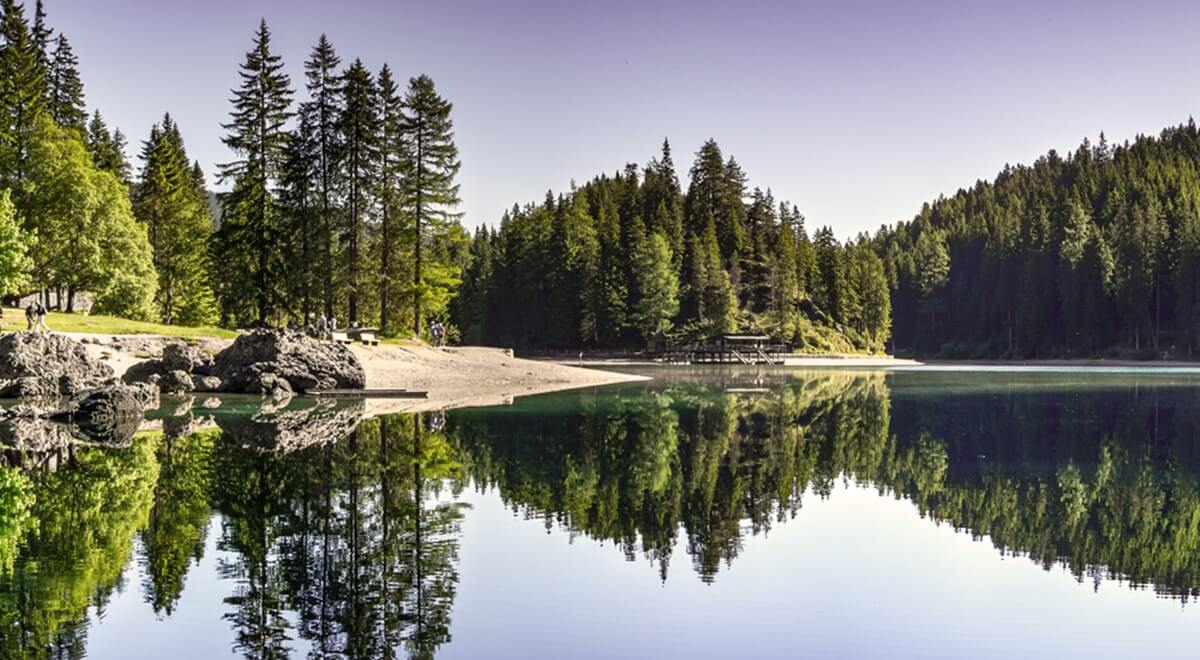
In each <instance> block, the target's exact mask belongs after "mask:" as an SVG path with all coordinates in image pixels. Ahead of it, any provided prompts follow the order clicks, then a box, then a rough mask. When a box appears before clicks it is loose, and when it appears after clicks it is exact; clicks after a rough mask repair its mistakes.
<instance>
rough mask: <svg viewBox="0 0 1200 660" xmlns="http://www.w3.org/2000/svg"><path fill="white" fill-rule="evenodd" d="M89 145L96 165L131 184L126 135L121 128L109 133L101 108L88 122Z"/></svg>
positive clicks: (123, 181) (119, 179)
mask: <svg viewBox="0 0 1200 660" xmlns="http://www.w3.org/2000/svg"><path fill="white" fill-rule="evenodd" d="M87 145H88V150H89V151H90V152H91V153H92V160H93V162H95V164H96V167H98V168H100V169H101V170H103V171H105V172H108V173H109V174H112V175H113V176H115V177H116V178H117V180H118V181H120V182H122V183H124V184H126V185H129V181H130V174H129V170H130V168H129V161H128V160H126V159H125V136H124V135H123V134H122V133H121V130H120V129H117V130H116V132H113V133H109V131H108V126H107V125H106V124H105V123H104V118H103V117H101V116H100V111H99V110H96V111H95V113H93V114H92V119H91V121H89V122H88V126H87Z"/></svg>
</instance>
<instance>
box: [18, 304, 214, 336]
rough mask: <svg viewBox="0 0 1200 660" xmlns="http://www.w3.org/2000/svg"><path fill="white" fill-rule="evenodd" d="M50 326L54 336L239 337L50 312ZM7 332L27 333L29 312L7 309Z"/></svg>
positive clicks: (204, 329) (208, 329)
mask: <svg viewBox="0 0 1200 660" xmlns="http://www.w3.org/2000/svg"><path fill="white" fill-rule="evenodd" d="M46 325H48V326H50V330H52V331H54V332H90V333H94V334H99V335H165V336H168V337H224V338H233V337H236V336H237V333H236V332H234V331H232V330H225V329H223V328H216V327H212V326H201V327H196V328H189V327H184V326H178V325H163V324H161V323H147V322H145V321H131V320H129V319H122V318H117V317H115V316H88V315H85V314H64V313H60V312H50V313H49V314H47V315H46ZM2 327H3V329H4V330H6V331H7V330H24V329H25V327H26V325H25V310H23V309H13V308H11V307H6V308H4V322H3V324H2Z"/></svg>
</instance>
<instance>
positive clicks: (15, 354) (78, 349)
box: [0, 332, 113, 398]
mask: <svg viewBox="0 0 1200 660" xmlns="http://www.w3.org/2000/svg"><path fill="white" fill-rule="evenodd" d="M112 377H113V370H112V367H110V366H108V365H107V364H104V363H103V362H101V361H100V360H98V359H96V358H93V357H92V356H91V355H89V354H88V352H87V349H85V348H84V347H83V344H81V343H79V342H77V341H75V340H74V339H71V338H69V337H64V336H63V335H56V334H50V333H37V332H10V333H8V334H6V335H4V336H3V337H0V398H19V397H55V396H75V395H77V394H79V393H81V392H84V391H86V390H90V389H93V388H96V387H99V386H100V385H102V384H103V383H105V382H106V381H108V380H109V379H111V378H112Z"/></svg>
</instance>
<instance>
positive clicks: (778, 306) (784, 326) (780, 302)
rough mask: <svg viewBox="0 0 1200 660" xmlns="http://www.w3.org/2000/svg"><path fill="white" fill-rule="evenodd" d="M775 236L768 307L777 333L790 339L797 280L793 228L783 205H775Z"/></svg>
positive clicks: (797, 300)
mask: <svg viewBox="0 0 1200 660" xmlns="http://www.w3.org/2000/svg"><path fill="white" fill-rule="evenodd" d="M779 221H780V226H779V240H778V241H776V243H775V246H774V252H773V254H772V256H771V263H770V268H769V277H770V289H769V295H770V311H771V315H772V316H773V317H774V318H773V323H772V325H774V327H775V328H776V329H777V336H779V337H780V338H783V339H791V338H792V337H794V336H795V335H796V331H797V329H798V328H797V327H796V309H797V305H798V304H799V303H800V283H799V277H798V276H797V272H796V258H797V257H796V229H795V227H793V226H792V218H791V214H789V213H788V212H787V207H786V205H780V209H779Z"/></svg>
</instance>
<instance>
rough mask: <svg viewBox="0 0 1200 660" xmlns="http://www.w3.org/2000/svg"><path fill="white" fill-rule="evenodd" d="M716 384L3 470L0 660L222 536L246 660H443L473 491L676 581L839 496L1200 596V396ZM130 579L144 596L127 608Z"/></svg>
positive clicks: (256, 421)
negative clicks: (294, 657) (900, 508)
mask: <svg viewBox="0 0 1200 660" xmlns="http://www.w3.org/2000/svg"><path fill="white" fill-rule="evenodd" d="M719 374H720V377H719V379H714V378H712V377H710V375H709V374H685V375H684V376H682V377H677V378H674V379H671V380H660V381H657V382H655V383H652V384H650V385H639V386H636V387H629V388H619V389H606V390H596V391H584V392H572V393H563V394H557V395H552V396H545V397H537V398H533V399H528V400H524V401H519V402H518V403H517V405H514V406H511V407H505V408H492V409H479V410H463V411H452V412H450V413H448V414H446V415H445V417H444V418H442V417H441V416H440V415H430V414H426V415H408V416H391V417H383V418H376V419H368V420H361V416H362V408H361V406H360V405H357V404H350V405H347V404H333V403H332V402H312V401H307V402H306V401H301V400H297V401H293V402H290V403H288V404H287V405H286V406H285V407H284V408H282V409H278V410H275V409H269V410H266V411H263V410H245V409H241V408H237V407H236V406H234V407H232V408H231V407H230V406H225V407H223V408H222V409H216V410H215V411H214V410H212V409H208V408H197V407H195V406H177V407H176V408H174V409H173V410H172V411H171V412H170V414H167V413H164V415H165V416H166V418H167V419H164V423H163V431H156V432H152V433H141V434H138V435H137V436H135V437H134V439H133V441H132V443H131V444H130V446H129V447H126V448H115V449H114V448H102V447H87V446H70V447H69V448H67V449H66V450H64V449H62V448H56V449H54V450H53V451H54V452H57V453H56V454H55V455H56V456H57V458H55V459H54V460H53V461H50V460H46V459H43V458H38V457H30V456H29V455H27V454H23V455H22V456H19V457H14V456H9V457H8V460H9V461H10V465H12V467H7V468H0V637H2V639H0V656H3V657H80V656H82V655H83V654H84V652H85V651H86V643H87V633H88V628H89V625H94V622H95V621H96V620H98V618H99V617H98V616H96V615H97V614H98V613H102V612H103V611H104V609H105V607H106V605H107V604H108V603H109V601H110V599H111V598H112V596H113V594H114V593H117V592H119V591H121V590H125V589H138V590H140V593H141V594H142V597H143V598H144V600H145V602H146V604H147V607H148V610H149V611H151V612H153V613H154V615H155V616H156V617H158V618H169V617H171V616H172V615H173V614H175V612H176V607H177V604H178V603H179V601H180V599H181V596H182V595H183V594H184V593H185V592H186V591H187V589H188V580H189V572H190V571H192V570H193V568H194V567H195V566H196V565H197V564H198V563H199V562H200V561H201V560H202V558H203V554H204V552H205V547H206V543H205V540H206V538H208V537H209V535H216V536H215V538H216V540H217V543H216V547H217V548H218V549H219V550H220V551H221V553H220V554H221V561H220V566H219V574H220V576H221V578H222V579H221V582H222V585H221V591H222V592H223V593H224V594H225V596H224V598H223V600H222V602H220V603H219V604H218V603H213V604H211V605H212V606H213V607H214V608H216V609H219V610H220V616H223V617H224V620H225V622H226V624H227V625H228V627H229V629H230V631H231V635H230V646H231V648H232V649H233V650H234V651H235V653H237V654H239V655H242V656H244V657H250V658H260V657H283V656H287V655H289V654H303V653H307V654H309V655H311V656H315V657H325V656H344V657H353V658H377V657H378V658H389V657H415V658H427V657H433V656H434V655H435V654H436V652H437V651H438V649H439V648H441V647H442V646H443V645H444V644H445V643H446V642H448V641H449V640H450V639H451V629H452V627H451V622H452V614H453V609H454V599H455V594H456V591H457V585H458V581H459V570H458V554H459V549H460V546H461V544H462V543H464V542H467V541H469V539H464V538H463V536H462V531H461V523H462V521H463V520H464V516H469V515H470V513H469V511H467V510H466V509H465V506H464V505H462V504H460V503H458V502H457V501H456V497H455V496H456V494H458V493H460V492H461V491H462V490H463V489H465V488H475V489H478V490H480V491H486V492H495V493H498V495H499V497H500V498H502V499H503V501H504V502H505V503H506V504H507V505H508V506H509V507H510V508H511V509H512V510H514V511H516V512H518V513H520V514H522V515H523V516H526V517H537V518H539V519H542V520H543V521H544V523H545V525H546V527H547V529H549V530H554V529H563V530H566V531H567V532H568V533H570V534H582V535H586V536H588V537H591V538H595V539H599V540H603V541H607V542H612V543H613V544H615V545H616V546H617V547H618V548H619V549H620V551H621V552H623V553H624V554H625V555H626V556H627V557H628V558H629V559H631V560H632V559H637V560H641V559H643V558H645V559H648V560H650V561H651V562H653V563H654V564H655V566H656V570H657V573H658V576H659V579H661V580H666V579H667V575H668V567H669V565H670V562H671V560H672V558H674V557H676V556H680V557H681V560H682V561H685V562H690V564H691V566H692V567H693V568H694V571H695V573H696V574H697V576H698V577H699V579H701V580H704V581H708V582H711V581H714V580H719V579H722V575H721V574H722V571H723V570H724V567H726V566H728V565H730V564H731V563H733V562H735V561H737V560H738V557H739V552H740V551H741V549H742V547H743V543H744V541H745V539H746V538H747V537H748V536H750V535H758V534H766V533H767V532H769V531H770V530H771V529H772V527H773V526H775V525H780V524H784V523H786V522H787V521H788V520H789V519H791V518H792V517H794V516H795V515H796V514H797V512H798V511H799V510H800V508H801V507H802V506H803V504H804V499H805V498H806V497H819V498H823V497H829V496H831V493H833V491H834V490H835V487H836V484H837V483H838V482H839V480H842V479H847V480H852V481H855V482H858V483H863V484H869V485H871V486H872V487H873V488H875V489H877V490H878V492H879V493H880V494H882V495H886V496H891V497H900V498H905V499H907V500H910V501H912V502H913V503H915V505H916V506H917V507H918V509H919V511H920V513H921V515H923V516H927V517H929V518H931V519H933V520H935V521H939V522H946V523H949V524H951V525H953V526H954V527H956V528H958V529H962V530H965V531H967V532H969V533H971V534H973V535H975V536H977V537H980V538H983V537H985V536H986V537H987V538H988V540H989V542H990V543H992V544H994V545H995V546H996V547H997V548H998V549H999V550H1000V551H1002V552H1004V553H1006V554H1013V555H1021V556H1026V557H1029V558H1031V559H1032V560H1034V561H1036V562H1038V563H1040V564H1042V565H1044V566H1046V567H1052V566H1055V565H1063V566H1066V567H1068V568H1069V569H1070V570H1071V571H1072V572H1073V573H1074V574H1075V575H1076V576H1077V578H1079V579H1080V580H1094V581H1096V582H1097V583H1098V582H1099V581H1101V580H1103V579H1106V578H1116V579H1120V580H1123V581H1126V582H1128V583H1129V584H1131V585H1134V586H1139V587H1140V586H1147V587H1150V588H1152V589H1154V590H1155V591H1156V592H1157V593H1159V594H1160V595H1162V596H1164V597H1171V598H1176V599H1179V600H1181V601H1183V602H1189V601H1192V600H1195V599H1196V598H1197V597H1198V596H1200V484H1198V478H1200V416H1198V415H1197V414H1196V413H1197V411H1198V410H1200V393H1198V390H1197V388H1195V387H1194V383H1190V382H1189V383H1183V385H1184V386H1177V385H1179V384H1177V383H1173V382H1167V381H1157V380H1154V379H1150V380H1146V379H1133V380H1131V379H1128V378H1122V377H1115V376H1114V377H1112V378H1110V379H1107V380H1105V379H1099V380H1096V379H1092V380H1091V381H1089V383H1088V384H1087V386H1078V385H1071V384H1068V383H1065V382H1064V381H1062V380H1055V379H1052V378H1048V377H1038V378H1034V379H1032V380H1031V379H1030V377H1028V376H1023V377H1017V376H1013V377H997V376H994V375H993V376H989V377H988V378H987V379H986V380H980V379H979V378H977V377H974V378H973V377H970V376H967V375H955V376H946V377H933V376H929V375H928V374H892V375H888V376H885V375H883V374H878V373H854V372H837V373H824V374H819V375H809V376H806V377H792V376H789V375H786V374H784V373H783V372H767V373H765V374H764V373H752V374H749V375H744V374H739V373H738V372H732V371H722V372H719ZM1006 378H1007V380H1006ZM243 408H244V406H243ZM18 459H19V460H18ZM214 512H215V513H216V514H217V515H216V516H215V517H214V515H213V514H214ZM680 530H682V533H681V532H680ZM131 561H136V562H138V564H139V565H140V567H141V570H140V571H139V573H140V575H142V576H143V579H142V582H141V584H136V585H127V584H124V583H123V582H122V580H123V579H124V576H125V575H127V573H126V571H125V568H126V567H127V566H128V565H129V563H130V562H131ZM780 569H781V570H786V567H780ZM586 597H587V596H586V594H581V595H580V598H586ZM146 625H148V626H152V625H154V624H153V621H148V622H147V623H146Z"/></svg>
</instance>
